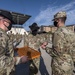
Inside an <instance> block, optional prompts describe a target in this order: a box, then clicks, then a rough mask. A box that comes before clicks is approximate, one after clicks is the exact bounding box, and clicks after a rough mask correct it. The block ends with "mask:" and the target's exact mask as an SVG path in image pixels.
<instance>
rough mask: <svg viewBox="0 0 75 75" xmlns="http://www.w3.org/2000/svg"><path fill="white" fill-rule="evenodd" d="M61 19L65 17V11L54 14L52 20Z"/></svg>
mask: <svg viewBox="0 0 75 75" xmlns="http://www.w3.org/2000/svg"><path fill="white" fill-rule="evenodd" d="M62 17H66V12H65V11H60V12H58V13H56V14H55V15H54V19H57V18H62ZM54 19H53V20H54Z"/></svg>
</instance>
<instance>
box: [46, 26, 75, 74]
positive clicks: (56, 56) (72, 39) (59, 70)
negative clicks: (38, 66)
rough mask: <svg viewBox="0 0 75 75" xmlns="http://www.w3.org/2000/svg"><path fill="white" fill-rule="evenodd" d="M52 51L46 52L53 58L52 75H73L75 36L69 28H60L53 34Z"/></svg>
mask: <svg viewBox="0 0 75 75" xmlns="http://www.w3.org/2000/svg"><path fill="white" fill-rule="evenodd" d="M52 43H53V46H52V49H51V48H49V47H46V51H47V52H48V53H49V54H50V55H51V56H52V63H51V67H52V75H73V69H74V63H73V62H75V34H74V32H72V31H70V30H69V29H67V27H65V26H63V27H59V28H58V29H57V31H56V32H55V33H54V34H53V40H52Z"/></svg>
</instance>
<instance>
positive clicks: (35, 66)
mask: <svg viewBox="0 0 75 75" xmlns="http://www.w3.org/2000/svg"><path fill="white" fill-rule="evenodd" d="M39 66H40V57H39V58H36V59H33V60H30V67H29V69H30V72H29V75H37V73H38V70H39Z"/></svg>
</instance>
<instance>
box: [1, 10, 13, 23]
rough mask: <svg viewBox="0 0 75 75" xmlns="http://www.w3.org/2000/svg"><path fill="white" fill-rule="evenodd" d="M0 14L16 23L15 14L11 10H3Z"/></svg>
mask: <svg viewBox="0 0 75 75" xmlns="http://www.w3.org/2000/svg"><path fill="white" fill-rule="evenodd" d="M0 16H3V17H5V18H7V19H9V20H10V21H11V23H12V24H14V21H13V16H12V14H11V13H10V12H9V11H1V12H0Z"/></svg>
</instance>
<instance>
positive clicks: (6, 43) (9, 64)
mask: <svg viewBox="0 0 75 75" xmlns="http://www.w3.org/2000/svg"><path fill="white" fill-rule="evenodd" d="M0 50H1V51H0V75H9V74H10V72H11V71H12V70H13V68H14V61H13V54H14V50H13V45H12V42H11V41H10V40H9V37H8V35H7V34H6V32H5V31H4V30H2V29H0Z"/></svg>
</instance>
